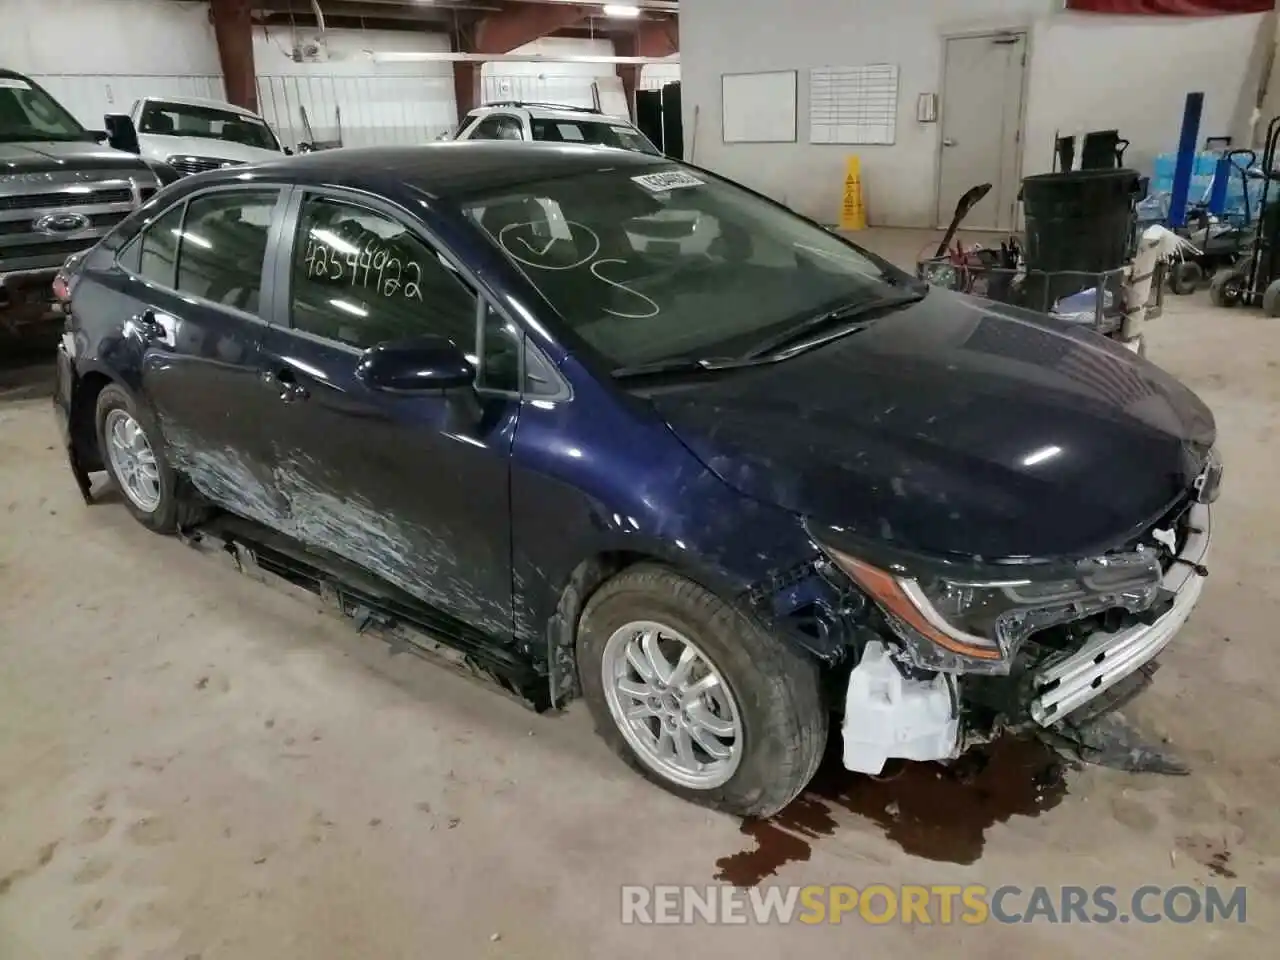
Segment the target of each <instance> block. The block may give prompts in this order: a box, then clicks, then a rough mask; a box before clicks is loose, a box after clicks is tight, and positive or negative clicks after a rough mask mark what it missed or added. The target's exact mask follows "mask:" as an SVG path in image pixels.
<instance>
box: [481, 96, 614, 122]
mask: <svg viewBox="0 0 1280 960" xmlns="http://www.w3.org/2000/svg"><path fill="white" fill-rule="evenodd" d="M513 110H523V111H524V112H525V113H527V114H529V116H531V117H536V118H537V119H539V120H578V121H586V122H592V121H595V122H603V123H625V124H626V125H627V126H628V127H629V126H631V125H632V124H631V121H630V120H628V119H627V118H626V117H615V116H613V115H612V114H608V113H601V112H600V111H598V110H591V109H588V108H585V107H572V106H557V105H556V104H544V103H518V102H514V101H513V102H506V103H482V104H481V105H480V106H478V107H476V109H475V110H473V111H471V112H472V114H473V115H474V116H477V117H483V116H485V115H486V114H490V113H511V112H512V111H513Z"/></svg>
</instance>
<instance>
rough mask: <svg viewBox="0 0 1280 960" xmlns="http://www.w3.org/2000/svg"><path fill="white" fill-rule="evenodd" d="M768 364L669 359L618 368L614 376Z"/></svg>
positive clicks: (726, 359) (743, 360)
mask: <svg viewBox="0 0 1280 960" xmlns="http://www.w3.org/2000/svg"><path fill="white" fill-rule="evenodd" d="M767 362H768V360H767V359H755V358H741V357H738V358H735V357H667V358H666V359H664V360H654V361H652V362H650V363H637V364H633V365H631V366H625V367H618V368H617V369H616V370H613V371H612V374H613V377H614V379H615V380H626V379H629V378H631V377H648V376H656V375H659V374H664V373H718V372H720V371H722V370H736V369H739V368H741V367H754V366H756V365H757V364H760V363H767Z"/></svg>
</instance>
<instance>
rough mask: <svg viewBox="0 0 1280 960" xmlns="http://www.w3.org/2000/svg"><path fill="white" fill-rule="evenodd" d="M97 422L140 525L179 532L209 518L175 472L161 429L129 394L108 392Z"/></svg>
mask: <svg viewBox="0 0 1280 960" xmlns="http://www.w3.org/2000/svg"><path fill="white" fill-rule="evenodd" d="M95 419H96V422H97V427H98V451H99V453H101V454H102V462H103V465H104V466H106V468H107V472H108V473H109V474H110V475H111V479H112V480H114V481H115V484H116V486H117V487H119V488H120V492H121V493H122V494H123V495H124V504H125V506H126V507H128V508H129V512H130V513H132V514H133V515H134V517H135V518H137V520H138V522H139V523H141V524H142V525H143V526H145V527H149V528H150V529H152V530H154V531H156V532H157V533H174V532H176V531H177V530H178V529H179V528H185V527H189V526H192V525H193V524H195V523H198V522H199V521H200V520H202V519H204V517H205V516H206V514H207V512H208V511H207V507H206V506H205V504H203V503H202V502H201V501H200V499H199V498H198V497H196V496H195V494H194V493H193V492H192V491H191V490H190V488H189V487H188V486H187V484H186V481H185V480H183V479H182V478H181V477H179V476H178V475H177V474H175V473H174V472H173V468H172V467H170V466H169V464H168V462H167V460H166V458H165V454H164V440H163V439H162V438H161V436H160V429H159V428H158V427H157V426H156V425H155V421H154V420H153V419H152V418H151V417H150V416H149V415H148V413H147V411H146V410H145V408H143V407H141V406H140V405H139V404H137V403H136V402H135V401H134V399H133V397H132V396H131V395H130V394H129V392H128V391H127V390H125V389H124V388H123V387H121V386H119V385H118V384H114V383H112V384H108V385H107V386H105V387H103V388H102V392H101V393H99V394H98V401H97V408H96V410H95Z"/></svg>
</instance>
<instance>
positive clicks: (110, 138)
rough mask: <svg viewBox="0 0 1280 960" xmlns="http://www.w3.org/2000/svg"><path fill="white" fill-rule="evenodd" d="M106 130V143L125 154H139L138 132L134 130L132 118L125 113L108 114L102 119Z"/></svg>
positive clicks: (140, 150) (140, 149) (140, 148)
mask: <svg viewBox="0 0 1280 960" xmlns="http://www.w3.org/2000/svg"><path fill="white" fill-rule="evenodd" d="M102 122H103V123H104V124H105V125H106V128H107V143H108V144H110V145H111V146H112V147H114V148H115V149H117V150H123V151H124V152H125V153H141V152H142V147H140V146H139V145H138V131H137V130H136V129H134V126H133V118H132V117H131V116H129V115H128V114H127V113H108V114H107V115H106V116H105V117H103V118H102Z"/></svg>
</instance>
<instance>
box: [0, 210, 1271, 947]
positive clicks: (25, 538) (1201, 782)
mask: <svg viewBox="0 0 1280 960" xmlns="http://www.w3.org/2000/svg"><path fill="white" fill-rule="evenodd" d="M866 240H867V242H868V243H869V244H870V245H873V246H875V247H877V248H878V249H880V250H882V251H884V252H885V253H887V254H889V255H892V256H896V257H897V258H899V259H906V260H910V259H911V258H912V257H914V255H915V253H916V251H917V250H918V249H919V248H920V247H921V246H923V245H924V240H925V238H923V237H922V236H920V235H918V234H915V235H913V234H908V233H896V232H889V231H885V232H878V233H877V234H869V235H868V236H867V237H866ZM1203 297H1204V295H1203V294H1200V295H1198V296H1197V297H1195V298H1191V299H1182V300H1180V299H1176V298H1171V300H1170V304H1169V308H1168V311H1167V314H1166V316H1165V317H1164V318H1163V319H1161V320H1159V321H1158V322H1156V324H1155V325H1154V326H1153V327H1152V328H1151V330H1150V354H1151V356H1152V358H1153V359H1154V360H1155V361H1156V362H1158V363H1161V364H1163V365H1164V366H1166V367H1168V368H1169V369H1170V370H1172V371H1174V372H1175V373H1177V374H1178V375H1179V376H1181V377H1182V378H1183V379H1185V380H1186V381H1187V382H1188V383H1189V384H1190V385H1191V386H1192V387H1193V388H1194V389H1196V390H1197V391H1198V392H1199V393H1200V394H1201V396H1203V397H1204V399H1205V400H1206V401H1207V402H1208V403H1209V404H1210V405H1211V406H1212V407H1213V409H1214V410H1215V412H1216V414H1217V417H1218V422H1219V425H1220V428H1221V433H1222V448H1223V451H1224V454H1225V458H1226V462H1227V465H1228V472H1227V485H1226V489H1225V492H1224V494H1223V499H1222V501H1221V504H1220V507H1219V510H1218V514H1217V517H1216V519H1215V533H1216V537H1217V539H1216V541H1215V546H1214V556H1213V557H1212V561H1211V568H1212V574H1211V577H1210V580H1209V583H1208V585H1207V587H1206V590H1205V594H1204V597H1203V600H1202V601H1201V605H1200V607H1199V608H1198V610H1197V611H1196V614H1195V616H1194V617H1193V619H1192V621H1191V623H1190V624H1189V625H1188V627H1187V628H1186V629H1185V631H1184V632H1183V633H1182V635H1181V637H1180V639H1179V642H1178V643H1177V644H1176V645H1175V646H1174V648H1173V649H1171V651H1170V652H1169V653H1168V654H1167V655H1166V657H1165V658H1164V664H1165V665H1164V668H1163V669H1162V670H1161V672H1160V674H1159V675H1158V678H1157V683H1156V686H1155V688H1154V690H1152V691H1151V692H1150V693H1149V694H1148V695H1147V696H1146V697H1145V698H1143V699H1142V700H1141V701H1140V702H1139V706H1138V709H1137V714H1138V716H1139V718H1140V719H1141V720H1142V721H1143V722H1144V723H1146V724H1147V725H1149V726H1150V727H1151V728H1153V729H1155V730H1158V731H1161V732H1163V733H1164V734H1166V735H1167V736H1168V737H1169V738H1170V739H1171V740H1172V741H1173V742H1174V743H1175V744H1177V745H1178V746H1179V747H1181V748H1182V749H1183V750H1184V751H1185V753H1186V755H1187V756H1188V757H1189V758H1190V759H1191V761H1192V763H1193V764H1194V767H1195V769H1194V773H1193V774H1192V775H1191V776H1189V777H1184V778H1162V777H1158V776H1149V775H1148V776H1135V775H1127V774H1122V773H1118V772H1114V771H1106V770H1099V769H1086V770H1080V771H1072V772H1069V773H1068V774H1067V778H1066V792H1065V795H1061V796H1059V795H1054V796H1052V797H1047V796H1045V795H1041V794H1039V793H1036V794H1035V795H1034V797H1032V798H1031V799H1030V800H1029V802H1026V803H1022V804H1021V805H1017V804H1015V805H1012V806H1010V807H1009V808H1007V809H1003V810H1000V809H996V807H992V808H991V810H990V811H989V815H984V814H982V813H981V811H980V810H979V813H978V814H977V815H974V814H973V811H974V810H977V809H978V808H980V807H981V805H982V803H984V802H987V801H988V800H990V799H991V798H990V797H982V796H975V794H974V790H975V789H979V788H975V787H973V786H969V787H965V786H963V785H957V784H952V785H949V786H947V787H946V789H943V788H937V789H925V790H922V789H921V788H920V782H921V780H920V777H918V776H915V775H914V774H913V775H911V776H904V777H903V778H902V779H901V781H895V783H899V784H902V786H895V785H894V784H893V783H891V784H872V783H870V782H869V781H861V782H853V783H850V784H846V786H845V787H844V788H843V789H845V790H846V792H847V794H848V795H850V796H852V795H856V794H858V791H859V790H862V791H864V792H863V794H861V795H862V796H863V797H864V798H865V797H871V798H872V800H873V801H874V804H875V808H874V809H873V808H872V806H871V805H868V804H867V803H865V802H863V803H849V802H846V803H843V804H835V803H832V804H824V803H823V802H822V801H821V800H820V799H814V800H812V801H810V802H809V803H808V805H807V806H806V807H805V811H806V812H805V815H804V816H796V817H793V818H792V820H791V821H790V822H791V824H792V827H791V828H779V827H774V828H767V829H765V830H764V831H762V830H761V829H760V828H756V830H755V833H756V835H757V836H761V837H763V838H764V840H765V841H766V845H768V844H773V845H774V846H775V847H776V846H777V845H778V843H779V842H782V844H783V845H784V846H786V845H787V844H789V845H790V847H791V848H794V849H791V850H790V851H789V852H790V853H791V854H792V856H794V857H797V858H800V859H799V860H798V862H791V863H785V864H783V865H782V866H781V867H780V868H779V869H778V870H777V872H776V875H774V876H770V877H768V879H767V880H766V881H765V882H766V883H783V884H792V883H850V884H855V885H860V886H865V885H867V884H871V883H888V884H891V885H896V884H902V883H922V884H947V883H955V884H959V883H984V884H987V885H988V886H991V887H994V886H997V885H1000V884H1005V883H1011V884H1018V885H1020V886H1023V887H1024V888H1025V887H1030V886H1033V885H1035V884H1050V885H1056V884H1079V885H1086V886H1088V885H1094V884H1109V885H1113V886H1115V887H1118V888H1120V889H1121V890H1122V891H1123V890H1128V889H1132V888H1135V887H1137V886H1139V885H1141V884H1147V883H1152V884H1162V885H1174V884H1180V883H1190V884H1202V883H1211V882H1216V883H1219V884H1226V885H1228V886H1232V885H1235V884H1243V885H1246V886H1247V887H1248V891H1249V900H1248V922H1247V923H1246V924H1245V925H1243V926H1239V925H1221V924H1219V925H1215V926H1206V925H1203V924H1199V925H1190V926H1178V925H1174V924H1171V923H1165V924H1161V925H1155V926H1141V925H1133V924H1131V925H1121V924H1112V925H1106V926H1101V925H1092V926H1080V925H1078V924H1077V925H1074V926H1073V927H1071V928H1067V929H1063V928H1060V927H1054V926H1047V925H1029V926H1028V925H1020V926H998V925H994V924H989V925H986V926H982V927H975V928H970V929H968V930H967V931H966V935H965V936H963V937H959V936H957V934H956V931H954V930H952V929H948V928H946V927H942V926H934V927H921V926H916V927H906V926H902V925H899V924H896V923H895V924H892V925H888V926H883V927H878V928H874V929H867V930H858V929H849V926H850V924H846V925H845V928H843V929H842V928H833V927H829V926H827V927H817V928H805V927H800V928H781V927H770V928H763V929H762V928H758V927H755V926H742V927H734V926H721V927H716V928H709V927H707V926H705V925H698V926H692V927H656V928H655V927H635V926H623V925H622V924H621V923H620V920H619V916H620V906H619V904H620V893H619V888H620V886H621V885H622V884H628V883H694V884H705V883H709V882H712V881H713V878H714V877H715V876H716V874H717V872H718V871H719V870H720V869H721V868H722V867H723V863H722V864H721V866H720V867H718V865H717V862H718V861H722V860H723V858H726V857H732V856H733V855H734V854H749V852H750V851H751V850H753V848H754V847H755V845H756V842H757V841H756V840H755V839H753V838H752V837H751V836H747V835H745V834H744V832H743V831H742V829H741V828H740V824H739V823H738V822H736V821H735V820H733V819H731V818H728V817H724V816H720V815H713V814H709V813H706V812H705V811H703V810H701V809H699V808H697V807H694V806H691V805H688V804H685V803H682V802H680V801H677V800H675V799H673V798H671V797H670V796H668V795H666V794H664V793H663V792H661V791H659V790H658V789H656V788H653V787H650V786H648V785H646V784H645V783H644V782H643V781H641V780H640V779H638V778H637V777H635V776H633V775H632V774H630V773H629V772H627V771H626V770H625V769H624V768H623V766H622V764H621V763H620V762H618V761H617V760H615V759H614V758H613V756H612V755H611V754H610V753H609V752H608V751H607V750H606V749H605V748H604V747H603V746H602V745H601V744H600V743H599V742H598V741H597V740H596V738H595V736H594V735H593V733H592V730H591V727H590V723H589V721H588V718H587V715H586V712H585V710H583V709H582V708H581V705H576V706H575V707H573V708H571V709H570V710H569V711H568V713H567V714H566V715H564V716H559V717H538V716H535V715H533V714H531V713H529V712H528V711H526V710H525V709H524V708H523V707H521V706H519V705H518V704H515V703H513V702H511V701H509V700H507V699H505V698H503V697H502V696H500V695H498V694H496V693H494V692H492V691H491V690H489V689H488V688H486V687H484V686H482V685H480V684H478V683H476V682H474V681H472V680H469V679H466V678H463V677H460V676H458V675H457V674H455V673H453V672H450V671H449V670H447V669H443V668H440V667H437V666H433V665H431V664H427V663H423V662H421V661H418V660H414V659H412V658H410V657H405V656H398V657H394V658H392V657H389V656H388V654H387V651H386V648H385V647H384V646H383V645H381V644H380V643H378V642H377V641H375V640H372V639H368V638H359V637H356V636H355V635H354V634H353V632H352V630H351V628H350V626H349V624H348V623H347V622H345V621H342V620H339V619H336V618H334V617H333V616H331V615H329V614H327V613H323V612H320V611H319V610H318V609H317V604H316V603H314V602H311V601H309V600H303V599H299V598H298V597H297V596H294V595H292V594H290V593H286V592H283V591H279V590H274V589H271V588H268V587H265V586H263V585H261V584H257V583H255V582H253V581H251V580H249V579H248V578H245V577H241V576H239V575H238V574H236V573H234V572H233V571H232V570H230V569H229V568H227V567H224V566H222V565H221V564H218V563H215V562H214V561H211V560H209V559H207V558H204V557H202V556H200V555H198V554H197V553H195V552H194V551H192V550H189V549H188V548H186V547H184V546H183V545H182V544H181V543H179V542H178V541H177V540H173V539H164V538H159V537H156V536H154V535H152V534H150V533H148V532H147V531H145V530H144V529H143V528H142V527H140V526H139V525H137V524H136V523H134V522H133V521H132V520H131V519H130V517H129V516H128V514H127V513H126V512H125V510H124V509H123V507H121V506H120V505H119V504H118V503H105V504H102V505H97V506H94V507H91V508H86V507H85V506H84V505H83V503H82V502H81V501H80V499H79V495H78V493H77V491H76V489H75V485H74V482H73V481H72V479H71V476H70V474H69V473H68V471H67V469H66V467H65V464H64V462H63V454H62V451H61V450H60V449H59V448H58V445H57V437H56V433H55V429H54V424H53V418H52V414H51V413H50V411H49V409H48V405H47V403H46V402H24V403H15V404H6V405H2V406H0V597H2V598H3V602H0V958H4V960H9V958H12V960H28V958H31V960H36V958H39V960H62V958H74V960H80V958H88V960H113V958H114V960H134V958H165V960H167V958H178V960H184V958H185V960H191V958H202V960H215V958H235V960H257V958H262V960H291V958H306V960H336V958H344V960H345V958H353V960H354V958H359V960H374V958H377V960H392V958H410V957H414V958H417V957H424V956H440V957H456V958H470V957H528V958H542V957H547V958H556V960H575V958H586V957H593V958H595V957H600V958H604V957H624V958H630V957H641V956H654V955H656V954H657V952H659V951H661V952H663V953H667V952H668V951H669V952H670V955H675V956H680V955H683V956H697V957H699V958H701V960H716V958H729V957H733V958H743V957H753V958H754V957H781V956H799V955H801V954H800V951H801V950H803V951H805V953H806V955H812V956H836V955H846V954H847V953H848V952H849V951H850V950H852V949H854V948H853V947H852V946H850V944H852V943H857V944H859V949H860V950H865V949H866V946H870V948H871V949H870V952H869V953H867V955H868V956H889V955H893V954H898V953H905V952H906V951H908V950H909V951H910V952H911V955H912V956H916V957H934V956H936V957H948V958H966V957H975V958H977V957H982V958H984V960H999V958H1006V957H1007V958H1014V957H1018V958H1021V957H1026V956H1031V957H1036V958H1038V960H1039V958H1059V957H1061V958H1094V957H1097V956H1114V955H1120V954H1121V953H1133V954H1135V955H1151V956H1156V955H1160V956H1162V957H1168V958H1182V957H1186V958H1191V957H1195V958H1206V957H1208V958H1216V957H1222V958H1227V957H1241V956H1257V955H1265V953H1266V952H1268V951H1267V949H1266V948H1265V944H1266V943H1267V942H1269V941H1268V933H1270V934H1272V935H1274V933H1275V932H1277V930H1278V927H1277V909H1276V907H1275V902H1276V898H1277V896H1278V895H1280V812H1278V811H1277V805H1276V797H1277V796H1280V762H1277V761H1278V760H1280V735H1277V733H1276V730H1277V720H1278V719H1280V709H1278V705H1280V694H1278V693H1277V684H1278V682H1280V681H1278V680H1277V677H1280V644H1277V643H1276V641H1275V634H1274V629H1275V624H1277V623H1280V587H1278V586H1277V583H1280V506H1278V505H1277V502H1276V500H1275V497H1274V493H1273V491H1274V489H1275V478H1276V477H1277V476H1278V475H1280V454H1278V453H1277V451H1278V450H1280V443H1278V440H1280V438H1278V437H1277V429H1278V428H1280V323H1277V322H1276V321H1270V320H1266V319H1263V318H1262V317H1260V316H1259V315H1258V314H1257V313H1256V312H1252V311H1237V312H1226V311H1214V310H1212V309H1210V308H1209V307H1208V306H1207V304H1206V302H1205V301H1204V299H1203ZM936 786H937V785H936V784H934V787H936ZM925 787H926V788H928V787H929V785H928V784H925ZM953 787H954V790H953V789H952V788H953ZM1006 787H1007V785H1006ZM913 790H914V791H916V792H914V793H913V792H912V791H913ZM965 791H968V793H966V792H965ZM1023 792H1024V793H1026V791H1023ZM1033 793H1034V791H1033ZM913 796H914V797H915V798H916V799H915V800H913V799H912V797H913ZM1028 796H1029V797H1030V796H1031V795H1030V794H1028ZM997 799H999V798H997ZM845 807H849V808H852V809H859V810H861V811H862V814H856V813H851V812H849V811H848V810H847V809H845ZM886 808H887V809H886ZM1036 814H1039V815H1038V816H1037V815H1036ZM907 820H910V821H911V822H910V823H907V822H905V821H907ZM806 824H807V827H806V826H805V825H806ZM797 830H799V832H805V830H807V831H808V832H811V833H815V834H818V836H816V837H814V838H810V839H808V840H807V841H806V840H802V839H797V838H796V836H795V835H794V834H795V832H796V831H797ZM922 837H924V839H923V840H922V839H921V838H922ZM934 841H938V842H934ZM908 850H909V851H911V852H910V853H909V852H907V851H908ZM766 853H768V851H766ZM806 857H807V859H804V858H806ZM781 859H784V858H782V857H779V860H781ZM740 861H741V858H739V861H738V862H740ZM955 861H960V862H955ZM728 862H730V863H733V862H735V861H732V860H731V861H728ZM1211 867H1212V869H1211ZM1214 871H1216V872H1214ZM1226 873H1233V874H1235V875H1236V879H1230V878H1228V877H1226V876H1224V874H1226ZM859 923H860V921H856V920H855V921H853V923H852V926H857V925H858V924H859ZM495 935H496V937H495ZM854 938H856V939H854Z"/></svg>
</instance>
